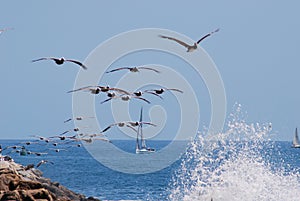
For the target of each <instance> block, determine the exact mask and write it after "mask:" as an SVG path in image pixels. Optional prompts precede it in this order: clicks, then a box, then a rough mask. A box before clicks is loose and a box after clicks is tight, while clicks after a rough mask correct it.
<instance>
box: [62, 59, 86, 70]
mask: <svg viewBox="0 0 300 201" xmlns="http://www.w3.org/2000/svg"><path fill="white" fill-rule="evenodd" d="M65 61H69V62H73V63H75V64H77V65H79V66H81V67H82V68H83V69H84V70H87V67H86V66H85V65H84V64H83V63H81V62H80V61H76V60H72V59H66V60H65Z"/></svg>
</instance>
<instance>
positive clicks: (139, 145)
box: [135, 107, 155, 154]
mask: <svg viewBox="0 0 300 201" xmlns="http://www.w3.org/2000/svg"><path fill="white" fill-rule="evenodd" d="M142 121H143V107H142V108H141V113H140V122H142ZM139 136H140V137H141V140H140V141H139ZM153 152H155V149H154V148H150V147H147V145H146V141H145V139H144V136H143V124H142V123H140V125H139V127H138V130H137V134H136V148H135V153H137V154H145V153H153Z"/></svg>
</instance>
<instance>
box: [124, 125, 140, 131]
mask: <svg viewBox="0 0 300 201" xmlns="http://www.w3.org/2000/svg"><path fill="white" fill-rule="evenodd" d="M126 126H127V127H128V128H131V129H132V130H133V131H134V132H136V133H137V132H138V131H137V129H135V128H134V127H133V126H130V125H126Z"/></svg>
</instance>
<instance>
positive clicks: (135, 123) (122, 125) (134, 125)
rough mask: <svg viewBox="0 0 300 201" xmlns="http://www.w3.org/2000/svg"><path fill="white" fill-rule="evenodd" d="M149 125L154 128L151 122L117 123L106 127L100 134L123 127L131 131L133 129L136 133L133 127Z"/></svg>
mask: <svg viewBox="0 0 300 201" xmlns="http://www.w3.org/2000/svg"><path fill="white" fill-rule="evenodd" d="M144 124H146V125H150V126H156V125H155V124H153V123H151V122H145V121H124V122H117V123H113V124H111V125H109V126H107V127H106V128H105V129H103V130H102V132H101V133H104V132H106V131H107V130H109V129H110V128H112V127H114V126H118V127H124V126H127V127H129V128H131V129H133V130H134V131H136V129H135V128H134V127H137V126H139V125H144Z"/></svg>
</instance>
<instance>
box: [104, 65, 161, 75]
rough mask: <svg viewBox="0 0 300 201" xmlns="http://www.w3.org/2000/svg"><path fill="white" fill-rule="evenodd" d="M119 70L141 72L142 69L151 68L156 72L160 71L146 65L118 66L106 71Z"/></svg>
mask: <svg viewBox="0 0 300 201" xmlns="http://www.w3.org/2000/svg"><path fill="white" fill-rule="evenodd" d="M119 70H129V71H130V72H133V73H136V72H140V70H150V71H154V72H156V73H160V71H158V70H156V69H154V68H150V67H144V66H136V67H121V68H116V69H113V70H110V71H107V72H106V73H112V72H115V71H119Z"/></svg>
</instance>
